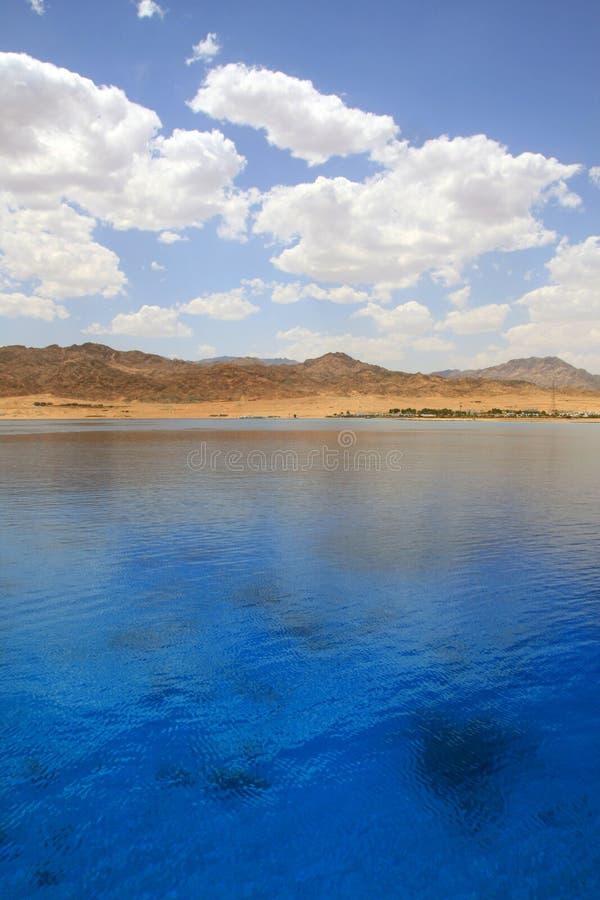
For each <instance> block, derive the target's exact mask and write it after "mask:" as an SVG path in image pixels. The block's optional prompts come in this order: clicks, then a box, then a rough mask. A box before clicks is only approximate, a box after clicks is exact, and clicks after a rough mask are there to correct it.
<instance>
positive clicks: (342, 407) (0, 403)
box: [0, 385, 600, 420]
mask: <svg viewBox="0 0 600 900" xmlns="http://www.w3.org/2000/svg"><path fill="white" fill-rule="evenodd" d="M555 402H556V409H557V410H558V411H561V412H568V413H577V412H587V413H589V412H598V411H600V395H599V394H596V393H590V392H584V391H581V392H571V391H569V392H567V391H562V392H558V391H557V392H556V398H555ZM39 404H45V405H39ZM395 407H398V408H406V407H414V408H416V409H423V408H425V407H430V408H434V409H436V408H437V409H439V408H442V407H448V408H450V409H462V410H463V411H476V412H485V411H486V410H488V409H491V408H493V407H499V408H501V409H507V410H529V409H531V410H540V411H541V410H545V411H547V412H551V411H552V398H551V394H550V392H549V391H546V390H542V389H536V388H535V387H534V386H531V388H527V389H523V387H522V386H519V387H518V388H511V387H510V386H509V385H503V391H502V394H501V395H499V394H498V392H497V391H494V393H493V394H491V393H490V394H486V393H484V392H479V393H473V394H472V395H466V396H463V397H461V398H460V399H459V398H458V397H457V396H456V395H455V394H454V395H452V394H450V393H449V394H447V395H444V394H435V395H431V396H430V395H419V396H408V395H407V396H403V395H388V394H386V395H381V394H351V395H346V396H340V395H336V394H319V395H318V396H314V397H297V398H287V399H283V400H282V399H265V398H257V399H252V398H248V399H244V400H235V401H212V400H211V401H196V402H189V403H188V402H181V403H160V402H142V401H129V402H125V401H123V400H105V401H102V400H97V399H94V400H89V401H87V400H82V399H76V400H75V399H73V398H70V397H54V396H52V395H50V394H38V395H31V396H22V397H4V398H1V399H0V418H1V419H5V420H7V419H87V418H106V419H197V418H211V417H215V418H219V417H223V418H241V417H247V416H277V417H281V418H292V417H294V416H296V417H297V418H323V417H325V416H331V415H335V414H338V413H341V412H344V413H345V412H350V413H352V414H360V413H384V412H387V411H388V410H389V409H390V408H395Z"/></svg>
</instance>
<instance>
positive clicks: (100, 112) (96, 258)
mask: <svg viewBox="0 0 600 900" xmlns="http://www.w3.org/2000/svg"><path fill="white" fill-rule="evenodd" d="M0 110H1V115H0V169H1V171H2V191H3V194H2V196H0V210H4V211H3V212H1V211H0V229H1V235H0V241H1V242H2V243H1V244H0V247H1V249H2V251H3V253H4V256H3V257H2V260H1V262H0V271H4V272H5V274H8V275H9V276H10V277H12V278H14V279H17V280H19V279H20V280H26V279H30V280H32V281H34V282H39V284H38V289H39V291H40V293H42V294H44V295H46V296H54V297H56V298H61V297H68V296H77V295H79V294H81V295H84V294H95V293H101V294H104V295H105V296H112V295H113V294H115V293H118V292H119V291H120V290H121V289H122V287H123V285H124V283H125V277H124V275H123V274H122V273H121V272H120V271H119V260H118V258H117V257H116V255H115V254H114V253H113V252H112V251H110V250H108V249H107V248H105V247H102V246H101V245H100V244H98V243H97V242H95V241H94V240H93V238H92V233H93V229H94V226H95V224H96V221H97V220H101V221H102V222H105V223H108V224H110V225H112V226H113V227H115V228H118V229H131V228H136V229H148V230H154V231H158V232H161V234H162V237H161V240H163V241H164V242H169V241H172V240H173V238H172V237H171V235H173V234H175V232H174V231H171V229H180V228H185V227H188V226H196V227H201V226H202V225H203V224H204V223H205V222H206V221H207V220H208V219H211V218H213V217H220V219H221V223H220V228H219V231H220V233H221V234H222V236H224V237H228V238H233V237H238V236H240V235H241V233H242V232H244V231H245V220H246V216H247V213H248V207H249V203H250V202H251V201H253V200H254V199H255V198H254V195H253V194H252V193H251V192H238V191H236V189H235V187H234V185H233V180H234V179H235V177H236V175H237V174H238V173H239V172H240V171H241V169H242V168H243V166H244V164H245V160H244V158H243V157H242V156H240V155H239V154H238V153H237V150H236V148H235V145H234V144H233V142H232V141H230V140H229V139H227V138H226V137H225V136H224V135H223V134H221V132H219V131H217V130H213V131H210V132H200V131H184V130H180V129H176V130H175V131H174V132H173V133H172V134H171V135H169V136H165V135H162V134H160V133H159V132H160V128H161V122H160V119H159V118H158V116H157V115H156V113H155V112H154V111H153V110H150V109H146V108H145V107H143V106H140V105H139V104H136V103H132V102H131V101H130V100H129V99H128V98H127V96H126V95H125V93H124V92H123V91H122V90H120V89H119V88H116V87H106V86H98V85H96V84H94V82H93V81H91V80H90V79H88V78H83V77H82V76H80V75H78V74H77V73H75V72H71V71H69V70H67V69H63V68H59V67H58V66H55V65H53V64H52V63H46V62H41V61H40V60H37V59H34V58H32V57H30V56H28V55H26V54H23V53H0ZM73 207H76V208H77V209H76V210H75V209H74V208H73ZM84 212H85V213H87V215H84ZM165 235H167V236H168V237H165Z"/></svg>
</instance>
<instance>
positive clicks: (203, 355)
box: [197, 344, 217, 359]
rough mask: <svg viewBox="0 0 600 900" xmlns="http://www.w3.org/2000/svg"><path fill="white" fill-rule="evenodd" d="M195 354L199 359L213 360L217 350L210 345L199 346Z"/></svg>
mask: <svg viewBox="0 0 600 900" xmlns="http://www.w3.org/2000/svg"><path fill="white" fill-rule="evenodd" d="M197 353H198V356H199V358H200V359H213V357H215V356H216V355H217V348H216V347H213V345H212V344H199V345H198V350H197Z"/></svg>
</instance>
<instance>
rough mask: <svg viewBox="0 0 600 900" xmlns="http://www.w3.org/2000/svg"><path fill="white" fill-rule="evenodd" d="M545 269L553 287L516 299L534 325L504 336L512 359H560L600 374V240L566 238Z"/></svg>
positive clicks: (515, 329)
mask: <svg viewBox="0 0 600 900" xmlns="http://www.w3.org/2000/svg"><path fill="white" fill-rule="evenodd" d="M546 268H547V269H548V272H549V275H550V283H549V284H547V285H545V286H543V287H539V288H535V289H534V290H532V291H528V292H527V293H526V294H524V295H523V296H522V297H521V298H520V299H519V300H517V301H516V304H515V305H516V306H517V307H522V308H524V309H526V310H527V311H528V313H529V321H528V322H526V323H524V324H522V325H515V326H514V327H513V328H510V329H509V330H508V331H507V332H505V334H504V337H505V338H506V340H507V342H508V351H509V353H510V355H511V356H531V355H532V354H539V355H547V354H549V355H552V356H560V357H563V358H564V359H566V360H567V361H568V362H571V363H573V364H574V365H584V364H585V365H587V366H588V367H590V368H591V369H592V371H594V372H595V373H600V291H599V289H598V286H599V285H600V236H599V235H591V236H590V237H588V238H586V239H585V240H584V241H581V242H580V243H578V244H570V243H569V242H568V241H567V240H566V239H563V240H562V241H561V242H560V244H559V245H558V247H557V249H556V253H555V255H554V256H553V257H552V259H551V260H550V261H549V262H548V263H547V266H546ZM584 361H585V362H584Z"/></svg>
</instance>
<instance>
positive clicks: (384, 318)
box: [353, 300, 433, 340]
mask: <svg viewBox="0 0 600 900" xmlns="http://www.w3.org/2000/svg"><path fill="white" fill-rule="evenodd" d="M353 317H354V318H361V317H367V318H370V319H372V320H373V322H374V323H375V325H376V326H377V328H378V329H379V330H380V331H386V332H390V333H392V334H394V335H396V336H397V338H398V339H401V340H403V339H406V337H408V336H411V335H420V334H426V333H427V332H428V331H431V329H432V327H433V319H432V317H431V313H430V312H429V310H428V308H427V307H426V306H424V305H423V304H422V303H417V301H416V300H409V301H408V302H407V303H400V304H399V305H398V306H395V307H393V308H386V307H383V306H380V305H379V304H377V303H368V304H367V305H366V306H365V307H364V308H363V309H359V310H357V311H356V312H355V313H353Z"/></svg>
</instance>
